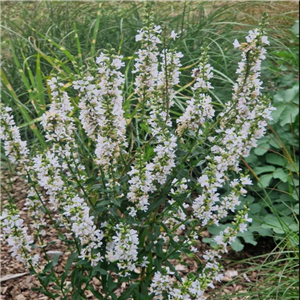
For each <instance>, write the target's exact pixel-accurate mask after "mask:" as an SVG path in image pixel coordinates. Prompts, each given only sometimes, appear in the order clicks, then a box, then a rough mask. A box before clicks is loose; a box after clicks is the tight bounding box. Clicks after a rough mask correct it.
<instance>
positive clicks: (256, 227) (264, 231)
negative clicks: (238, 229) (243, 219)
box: [248, 222, 272, 236]
mask: <svg viewBox="0 0 300 300" xmlns="http://www.w3.org/2000/svg"><path fill="white" fill-rule="evenodd" d="M248 230H249V231H252V232H257V233H258V234H259V235H261V236H272V230H271V229H270V228H263V227H262V225H261V223H258V222H255V223H252V225H251V226H249V227H248Z"/></svg>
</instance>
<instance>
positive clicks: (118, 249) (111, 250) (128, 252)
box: [106, 223, 139, 276]
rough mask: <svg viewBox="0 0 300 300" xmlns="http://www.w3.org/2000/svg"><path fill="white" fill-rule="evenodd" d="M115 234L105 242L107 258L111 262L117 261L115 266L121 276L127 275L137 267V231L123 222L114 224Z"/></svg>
mask: <svg viewBox="0 0 300 300" xmlns="http://www.w3.org/2000/svg"><path fill="white" fill-rule="evenodd" d="M115 228H116V234H115V235H114V236H113V237H112V241H111V242H109V243H108V244H107V247H106V249H107V258H108V260H110V261H111V262H114V261H117V266H118V268H119V270H120V272H121V274H123V276H129V275H130V272H133V271H134V270H135V268H136V267H137V265H136V263H137V260H138V244H139V237H138V232H137V231H136V230H135V229H130V226H128V225H125V224H123V223H120V224H117V225H116V227H115Z"/></svg>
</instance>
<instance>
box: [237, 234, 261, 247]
mask: <svg viewBox="0 0 300 300" xmlns="http://www.w3.org/2000/svg"><path fill="white" fill-rule="evenodd" d="M238 237H242V238H243V239H244V241H245V242H246V243H248V244H252V245H254V246H256V245H257V241H256V240H255V239H254V235H253V233H252V232H251V231H250V230H248V231H245V232H240V233H239V234H238Z"/></svg>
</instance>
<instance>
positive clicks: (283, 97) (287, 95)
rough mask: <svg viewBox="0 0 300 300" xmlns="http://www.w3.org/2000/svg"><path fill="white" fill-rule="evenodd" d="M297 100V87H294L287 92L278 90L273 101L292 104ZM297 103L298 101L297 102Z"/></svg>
mask: <svg viewBox="0 0 300 300" xmlns="http://www.w3.org/2000/svg"><path fill="white" fill-rule="evenodd" d="M296 99H299V85H296V84H295V85H294V86H293V87H292V88H290V89H287V90H280V91H279V92H278V93H277V94H276V95H275V96H274V101H276V102H284V103H285V104H287V102H294V101H296ZM298 103H299V100H298ZM296 104H297V103H296Z"/></svg>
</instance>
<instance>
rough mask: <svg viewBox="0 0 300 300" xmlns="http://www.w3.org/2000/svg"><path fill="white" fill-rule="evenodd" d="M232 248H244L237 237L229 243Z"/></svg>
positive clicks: (238, 249) (236, 249)
mask: <svg viewBox="0 0 300 300" xmlns="http://www.w3.org/2000/svg"><path fill="white" fill-rule="evenodd" d="M230 246H231V248H232V250H234V251H236V252H239V251H242V250H243V249H244V245H243V244H242V243H241V240H240V239H239V238H236V239H235V241H234V242H232V243H231V244H230Z"/></svg>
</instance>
